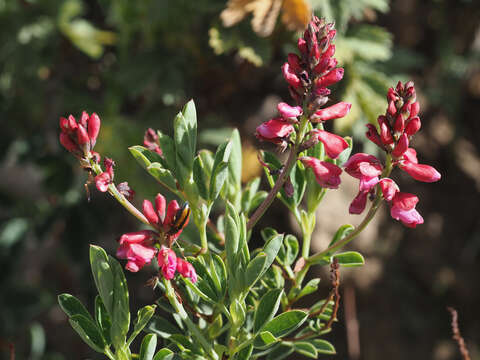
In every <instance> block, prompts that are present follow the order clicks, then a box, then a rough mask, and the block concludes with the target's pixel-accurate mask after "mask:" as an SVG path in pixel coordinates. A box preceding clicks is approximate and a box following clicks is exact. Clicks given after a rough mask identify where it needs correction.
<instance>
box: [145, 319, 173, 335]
mask: <svg viewBox="0 0 480 360" xmlns="http://www.w3.org/2000/svg"><path fill="white" fill-rule="evenodd" d="M146 330H147V331H148V332H152V333H154V334H157V335H159V336H160V337H161V338H163V339H168V338H169V337H170V336H172V335H174V334H181V333H182V330H180V329H179V328H178V327H176V326H175V325H173V324H172V323H170V322H169V321H168V320H166V319H164V318H163V317H161V316H153V317H152V320H151V321H150V322H149V323H148V325H147V327H146Z"/></svg>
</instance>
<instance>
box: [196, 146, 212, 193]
mask: <svg viewBox="0 0 480 360" xmlns="http://www.w3.org/2000/svg"><path fill="white" fill-rule="evenodd" d="M193 181H194V182H195V185H197V189H198V192H199V194H200V196H201V197H202V198H204V199H205V200H208V194H209V191H208V186H209V176H208V174H207V172H206V170H205V165H204V164H203V160H202V158H201V157H200V156H199V155H197V156H196V157H195V160H193Z"/></svg>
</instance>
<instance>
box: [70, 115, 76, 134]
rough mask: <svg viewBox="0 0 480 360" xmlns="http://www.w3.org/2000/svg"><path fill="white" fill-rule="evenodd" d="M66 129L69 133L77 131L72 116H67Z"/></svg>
mask: <svg viewBox="0 0 480 360" xmlns="http://www.w3.org/2000/svg"><path fill="white" fill-rule="evenodd" d="M68 128H69V130H70V132H73V131H75V130H77V128H78V124H77V120H75V118H74V117H73V115H69V116H68Z"/></svg>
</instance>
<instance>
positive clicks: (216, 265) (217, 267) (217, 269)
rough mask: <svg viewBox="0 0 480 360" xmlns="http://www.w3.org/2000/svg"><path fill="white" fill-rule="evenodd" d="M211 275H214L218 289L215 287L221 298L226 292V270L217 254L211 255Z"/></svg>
mask: <svg viewBox="0 0 480 360" xmlns="http://www.w3.org/2000/svg"><path fill="white" fill-rule="evenodd" d="M212 264H213V268H212V269H211V271H212V273H213V272H214V273H215V275H216V276H215V277H216V278H217V279H218V281H219V285H220V288H218V287H217V290H218V294H219V297H223V296H224V295H225V292H226V291H227V269H226V267H225V263H224V262H223V260H222V258H221V257H220V256H218V255H217V254H212Z"/></svg>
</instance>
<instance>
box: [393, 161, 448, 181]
mask: <svg viewBox="0 0 480 360" xmlns="http://www.w3.org/2000/svg"><path fill="white" fill-rule="evenodd" d="M399 166H400V169H402V170H403V171H405V172H407V173H408V174H409V175H410V176H411V177H412V178H414V179H415V180H418V181H423V182H435V181H438V180H440V179H441V177H442V175H440V173H439V172H438V171H437V170H436V169H435V168H434V167H433V166H430V165H424V164H416V163H413V162H410V161H405V160H404V161H402V162H400V164H399Z"/></svg>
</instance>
